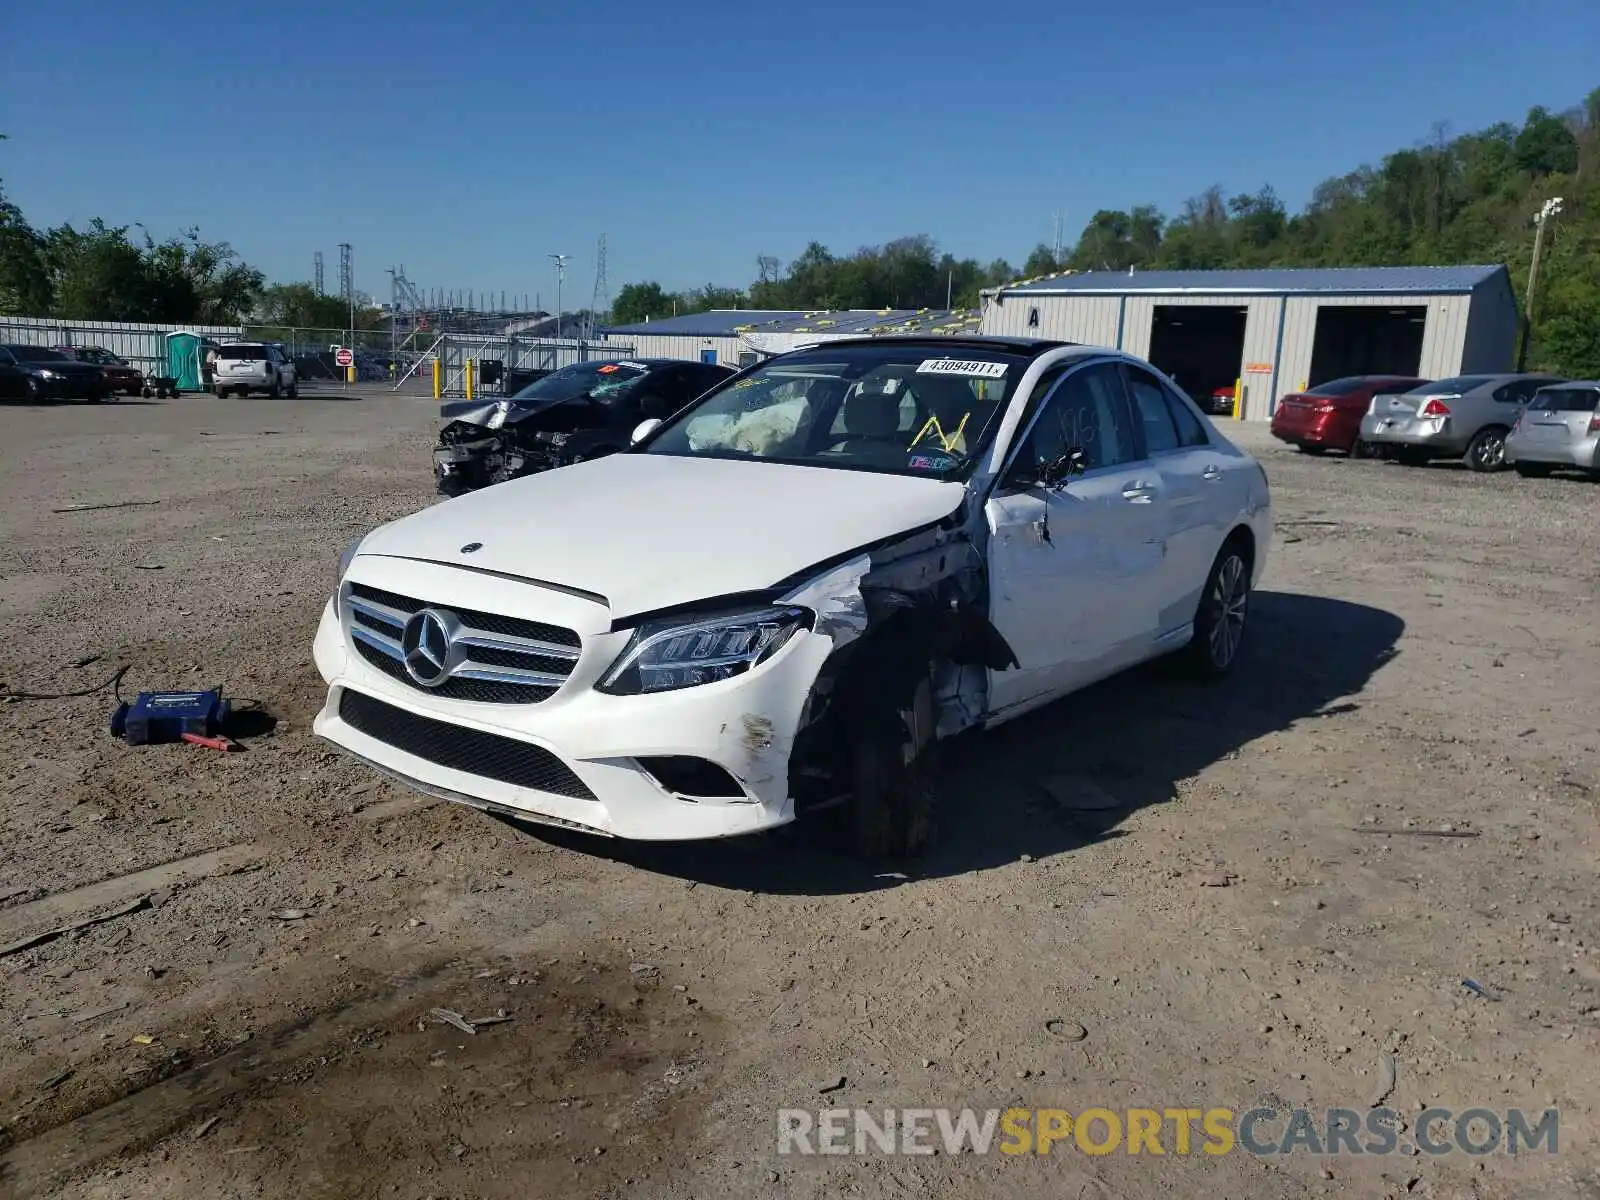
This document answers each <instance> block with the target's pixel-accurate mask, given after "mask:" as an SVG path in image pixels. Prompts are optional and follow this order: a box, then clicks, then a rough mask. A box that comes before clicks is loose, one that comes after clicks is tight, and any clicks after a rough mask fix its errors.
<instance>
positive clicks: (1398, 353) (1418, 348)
mask: <svg viewBox="0 0 1600 1200" xmlns="http://www.w3.org/2000/svg"><path fill="white" fill-rule="evenodd" d="M1427 319H1428V310H1427V309H1425V308H1422V307H1421V306H1418V307H1416V308H1379V307H1376V306H1357V305H1342V304H1324V305H1322V306H1321V307H1319V308H1318V309H1317V332H1316V336H1315V337H1314V338H1313V339H1312V342H1311V378H1310V380H1309V383H1310V386H1312V387H1316V386H1317V385H1318V384H1319V383H1327V382H1328V380H1330V379H1342V378H1343V377H1344V376H1346V375H1412V376H1414V375H1416V374H1417V372H1418V370H1419V368H1420V367H1421V366H1422V330H1423V327H1424V326H1425V325H1426V324H1427Z"/></svg>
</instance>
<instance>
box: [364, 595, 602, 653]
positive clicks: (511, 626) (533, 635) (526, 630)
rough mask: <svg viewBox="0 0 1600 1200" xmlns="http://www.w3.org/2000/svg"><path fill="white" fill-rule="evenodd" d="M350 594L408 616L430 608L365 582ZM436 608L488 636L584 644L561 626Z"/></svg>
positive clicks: (575, 634)
mask: <svg viewBox="0 0 1600 1200" xmlns="http://www.w3.org/2000/svg"><path fill="white" fill-rule="evenodd" d="M350 594H351V595H352V596H356V597H359V598H361V599H365V600H372V601H375V602H376V603H378V604H384V605H387V606H388V607H390V608H397V609H399V610H400V611H401V612H406V613H414V612H416V611H417V610H418V609H421V608H427V607H428V604H427V602H426V601H424V600H414V599H412V598H411V597H410V596H401V595H398V594H396V593H394V592H386V591H383V590H382V589H381V588H375V587H368V586H367V585H366V584H364V583H352V584H350ZM435 607H446V608H449V609H450V611H451V612H453V613H455V614H456V616H458V617H460V618H461V623H462V624H463V625H471V626H472V627H473V628H474V629H482V630H486V631H487V632H489V633H503V634H505V635H506V636H507V637H520V638H527V639H528V640H529V641H534V642H553V643H555V644H556V645H558V646H571V647H572V648H573V649H574V650H576V649H577V648H578V647H579V646H581V645H583V639H582V638H580V637H579V636H578V633H577V630H575V629H566V628H564V627H562V626H560V625H546V624H545V623H544V622H542V621H524V620H522V619H520V618H518V617H502V616H500V615H499V614H497V613H483V612H477V611H475V610H474V609H470V608H456V607H455V606H454V605H443V606H438V605H436V606H435Z"/></svg>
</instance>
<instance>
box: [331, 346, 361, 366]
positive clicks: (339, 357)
mask: <svg viewBox="0 0 1600 1200" xmlns="http://www.w3.org/2000/svg"><path fill="white" fill-rule="evenodd" d="M333 361H334V362H336V363H338V364H339V365H340V366H341V367H353V366H354V365H355V362H356V356H355V352H354V351H352V350H351V349H350V348H349V347H347V346H340V347H339V349H337V350H335V351H334V353H333Z"/></svg>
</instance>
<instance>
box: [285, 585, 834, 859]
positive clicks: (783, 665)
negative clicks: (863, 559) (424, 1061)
mask: <svg viewBox="0 0 1600 1200" xmlns="http://www.w3.org/2000/svg"><path fill="white" fill-rule="evenodd" d="M357 564H358V565H357V568H353V569H352V573H351V577H352V578H359V579H360V581H361V582H364V583H369V584H371V585H372V586H374V587H382V588H388V589H398V590H401V591H403V592H408V593H409V594H414V595H418V596H423V595H425V596H427V597H428V599H429V601H430V603H433V604H438V605H448V604H456V603H459V604H460V605H462V606H463V607H466V608H472V609H476V610H480V611H486V612H498V613H506V614H512V613H515V614H518V615H523V614H527V615H529V616H534V615H536V617H537V619H539V620H556V621H559V622H560V623H561V624H564V625H565V626H567V627H568V628H571V629H575V630H577V631H578V632H579V634H580V636H581V638H582V641H583V647H582V651H581V654H580V657H579V660H578V662H577V664H576V666H575V668H574V669H573V671H572V674H571V675H570V676H569V677H568V678H567V680H566V682H565V683H564V684H563V685H562V686H561V687H560V688H559V689H558V690H557V691H556V692H555V694H554V695H552V696H550V697H549V698H548V699H546V700H543V701H540V702H538V703H532V704H497V703H482V702H474V701H465V700H453V699H446V698H444V697H442V696H439V695H437V694H435V693H430V692H427V691H425V690H423V689H419V688H415V687H412V686H410V685H409V684H408V683H405V682H401V681H399V680H397V679H395V678H392V677H391V676H389V675H388V674H386V673H384V672H382V671H379V670H378V669H376V668H375V667H374V666H372V665H371V664H370V663H368V662H367V661H366V660H365V659H364V658H363V657H361V656H360V655H359V654H356V653H355V652H354V651H353V650H352V649H351V648H350V643H349V641H348V640H347V635H346V633H345V630H344V627H343V624H342V622H341V621H340V619H339V617H338V616H336V615H335V613H334V611H333V605H332V604H331V602H330V603H329V604H328V605H326V606H325V607H324V609H323V613H322V619H321V622H320V623H319V625H318V628H317V635H316V641H315V644H314V647H313V655H314V657H315V660H316V664H317V669H318V671H319V672H320V673H321V675H322V677H323V679H324V680H326V681H327V683H328V685H329V690H328V699H327V703H326V704H325V705H324V707H323V709H322V711H321V712H320V713H319V714H318V715H317V717H316V719H315V721H314V723H313V730H314V732H316V733H317V734H318V735H320V736H322V737H324V738H327V739H328V740H329V741H331V742H333V743H334V744H335V745H337V746H339V747H340V748H342V749H344V750H346V751H347V752H349V753H351V754H353V755H354V756H356V757H357V758H360V759H361V760H363V761H364V762H366V763H368V764H369V765H371V766H373V767H374V768H376V769H377V770H379V771H382V772H384V773H385V774H388V775H390V776H391V777H394V778H396V779H398V780H400V781H401V782H404V783H406V784H407V785H408V786H411V787H413V788H416V789H417V790H418V791H422V792H425V793H428V794H432V795H436V796H441V797H443V798H445V799H448V800H452V801H455V802H457V803H462V804H467V805H471V806H473V807H477V808H483V809H488V810H491V811H495V812H499V813H502V814H504V815H510V816H515V817H518V818H521V819H525V820H530V821H535V822H545V823H549V824H555V825H560V826H563V827H568V828H578V829H583V830H587V831H591V832H595V833H601V834H609V835H611V836H615V837H622V838H630V839H638V840H646V841H683V840H697V839H705V838H721V837H734V836H738V835H741V834H749V833H755V832H758V831H759V830H763V829H769V828H772V827H774V826H778V825H783V824H786V823H787V822H789V821H791V820H793V819H794V803H793V799H792V797H791V796H790V794H789V754H790V750H791V749H792V747H793V743H794V735H795V731H796V730H797V729H798V728H799V726H800V722H801V718H802V714H803V712H804V708H805V704H806V699H807V697H808V695H809V694H810V691H811V687H812V684H813V683H814V681H815V680H816V677H817V673H818V672H819V671H820V670H821V668H822V664H823V661H824V660H825V659H826V658H827V656H828V653H829V652H830V650H831V648H832V644H833V643H832V639H831V638H829V637H827V636H826V635H822V634H816V633H808V632H805V631H802V632H799V633H796V634H795V635H794V636H793V637H791V638H790V639H789V641H788V642H787V643H786V644H785V645H784V647H783V649H782V650H780V651H779V652H778V653H777V654H776V655H775V656H773V658H771V659H770V660H769V661H767V662H765V663H762V664H761V665H760V666H759V667H757V668H755V669H754V670H752V671H749V672H746V673H745V674H743V675H739V676H735V677H734V678H732V679H728V680H724V681H721V682H718V683H711V684H703V685H701V686H699V687H690V688H683V689H681V690H679V691H673V692H662V693H657V694H654V695H646V696H611V695H606V694H604V693H602V692H598V691H596V690H595V688H594V684H595V683H596V681H597V680H598V679H599V678H600V677H601V676H602V675H603V674H604V673H605V671H606V670H608V669H609V668H610V666H611V664H612V663H613V662H614V661H615V660H616V658H617V656H618V655H619V654H620V653H621V652H622V649H623V647H624V646H625V645H626V644H627V641H628V638H629V636H630V634H629V632H628V631H626V630H622V631H618V632H611V631H610V614H609V612H608V611H607V610H606V609H605V608H603V607H602V606H600V605H596V604H592V603H590V602H588V601H586V600H581V599H577V598H574V597H570V596H565V595H561V594H558V593H555V592H552V591H549V590H546V589H543V588H540V587H537V586H535V585H532V584H522V583H518V582H515V581H512V580H507V579H502V578H499V577H489V576H483V575H478V574H469V573H467V572H463V571H459V570H456V569H453V568H449V567H444V566H435V565H432V564H419V563H414V562H411V563H407V564H405V571H404V578H403V580H402V579H400V578H397V575H398V574H399V573H398V572H396V571H395V570H394V566H395V564H392V563H390V564H386V563H385V560H377V562H376V563H375V564H374V563H371V562H370V561H368V560H362V559H359V558H358V560H357ZM358 570H359V572H360V574H359V576H358V574H357V572H358ZM347 690H348V691H351V692H354V693H357V694H358V695H359V696H361V697H370V698H371V699H373V700H376V701H381V702H382V704H383V705H386V706H388V708H389V709H392V710H399V713H400V716H399V718H397V721H396V724H397V725H399V726H402V727H403V726H405V725H407V724H410V725H413V726H414V725H416V724H417V722H416V721H415V720H414V718H427V719H430V721H431V722H443V723H444V724H445V725H447V726H451V727H455V728H457V729H459V730H462V731H472V732H469V733H468V734H466V736H467V737H468V738H472V739H476V735H482V734H487V735H492V736H493V737H497V738H503V739H511V740H512V741H514V742H517V743H524V744H526V745H528V746H532V747H537V748H538V751H542V752H544V755H545V757H546V758H547V757H548V756H549V755H553V756H554V757H555V759H557V760H559V763H560V764H562V765H563V766H564V767H565V769H566V770H567V771H570V774H571V776H575V777H576V779H577V781H579V783H581V787H579V788H572V787H567V788H565V789H564V790H565V791H567V792H573V791H577V792H580V793H581V792H584V791H586V792H587V793H589V795H590V796H592V799H591V798H588V797H587V796H582V795H579V796H574V795H571V794H560V793H558V792H557V791H551V790H544V789H542V788H539V787H529V786H521V785H519V784H516V783H510V782H505V781H503V780H502V779H498V778H490V777H489V776H488V775H485V774H479V773H477V772H475V771H473V770H471V769H463V766H464V765H468V764H464V763H463V762H462V761H461V759H462V755H461V754H459V753H444V754H439V753H434V754H431V756H430V752H429V747H428V746H426V745H423V744H421V743H420V742H418V741H417V740H415V739H414V738H408V737H398V738H397V737H390V738H388V740H383V739H381V738H380V737H377V736H373V735H372V734H371V733H369V732H363V730H362V729H358V728H356V726H355V724H353V723H352V721H351V720H349V719H347V714H351V713H352V712H353V711H354V710H351V709H347V708H346V705H345V695H344V693H345V692H346V691H347ZM358 704H359V702H358ZM408 714H409V716H408ZM425 724H427V723H426V722H425ZM429 727H430V728H431V724H430V725H429ZM386 736H387V735H386ZM477 740H481V739H477ZM654 757H674V758H690V759H699V760H703V761H706V762H710V763H714V764H715V765H716V766H718V767H721V768H722V769H723V770H724V771H726V772H727V773H728V775H730V776H731V777H732V779H733V780H734V781H736V782H737V784H738V785H739V788H740V789H741V791H742V793H743V794H742V795H740V796H737V797H711V798H708V797H704V796H702V797H697V798H695V799H686V798H684V797H683V796H681V795H679V794H677V793H674V792H672V791H669V790H668V789H667V787H666V786H665V785H664V784H663V783H661V782H659V781H658V779H657V777H656V776H655V775H653V774H652V773H651V772H650V771H648V770H646V769H645V767H644V766H642V765H641V764H640V762H639V761H638V760H639V759H640V758H654ZM442 758H447V759H451V760H452V761H451V762H450V763H449V764H448V765H447V764H446V763H445V762H441V761H438V760H439V759H442Z"/></svg>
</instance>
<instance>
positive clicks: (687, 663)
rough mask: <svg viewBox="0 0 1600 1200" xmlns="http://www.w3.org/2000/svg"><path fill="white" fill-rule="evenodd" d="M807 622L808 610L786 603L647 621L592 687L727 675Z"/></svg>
mask: <svg viewBox="0 0 1600 1200" xmlns="http://www.w3.org/2000/svg"><path fill="white" fill-rule="evenodd" d="M811 622H812V613H811V611H810V610H809V609H804V608H787V607H784V608H763V609H758V610H755V611H753V612H748V611H747V612H734V613H723V614H721V615H718V616H709V617H701V618H698V619H692V620H691V619H687V618H683V617H675V618H671V619H666V620H661V621H647V622H646V623H644V624H643V625H640V626H639V627H638V628H637V629H636V630H634V632H633V637H632V638H631V639H630V640H629V642H628V644H627V646H626V647H625V648H624V649H623V651H622V653H621V655H619V656H618V658H617V661H616V662H615V663H613V664H612V666H611V669H610V670H609V671H607V672H606V674H605V677H604V678H602V679H601V680H600V682H599V683H598V684H596V685H595V686H596V689H597V690H598V691H602V692H607V693H610V694H611V695H614V696H637V695H642V694H644V693H647V692H670V691H676V690H677V689H679V688H686V687H695V686H697V685H699V684H702V683H715V682H716V681H717V680H719V679H731V678H733V676H735V675H742V674H744V672H746V671H748V670H749V669H750V668H751V667H753V666H755V665H756V664H757V663H760V662H765V661H766V660H767V659H769V658H771V657H772V656H773V655H774V654H776V653H777V652H778V651H779V650H781V649H782V648H783V646H784V643H786V642H787V641H788V640H789V639H790V638H791V637H793V636H794V635H795V632H796V631H797V630H800V629H809V628H810V627H811Z"/></svg>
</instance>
